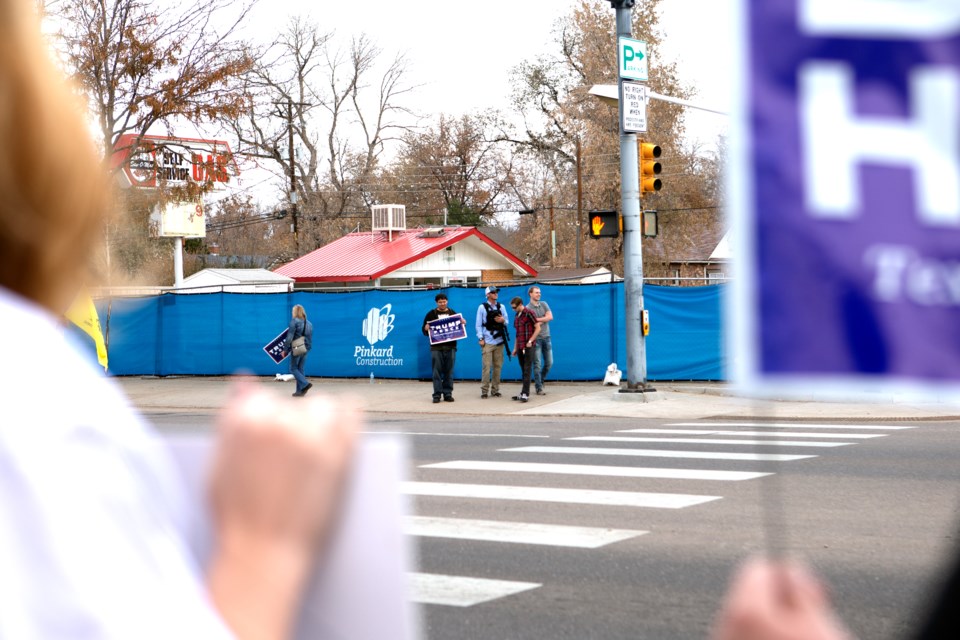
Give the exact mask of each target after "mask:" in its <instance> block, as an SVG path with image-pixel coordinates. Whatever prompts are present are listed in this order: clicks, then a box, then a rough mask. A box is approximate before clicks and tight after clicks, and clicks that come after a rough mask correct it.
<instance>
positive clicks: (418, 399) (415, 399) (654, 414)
mask: <svg viewBox="0 0 960 640" xmlns="http://www.w3.org/2000/svg"><path fill="white" fill-rule="evenodd" d="M114 380H116V381H117V382H118V383H119V384H120V386H121V387H122V388H123V390H124V391H125V392H126V394H127V395H128V396H129V398H130V399H131V401H132V402H133V404H134V405H135V406H137V407H138V408H139V409H140V410H142V411H163V410H178V411H183V410H192V411H214V410H217V409H219V408H220V407H221V406H222V405H223V403H224V401H225V399H226V398H227V395H228V392H229V388H230V378H228V377H168V378H156V377H120V378H114ZM259 380H260V381H261V383H262V384H263V385H264V386H266V387H267V388H271V389H275V390H276V392H277V393H278V394H283V395H287V396H289V395H290V393H292V392H293V389H294V386H293V382H292V381H291V382H278V381H276V380H274V379H273V378H259ZM311 381H312V382H313V389H312V390H311V391H310V393H311V394H316V393H328V394H331V395H335V396H352V397H354V398H356V399H357V401H358V402H360V403H361V404H362V405H363V407H364V409H365V410H366V411H367V412H369V413H374V414H389V413H399V414H424V415H437V416H441V415H443V416H456V415H498V416H509V415H513V416H518V417H519V416H552V417H557V416H598V417H617V418H654V419H664V420H699V419H704V418H714V419H731V420H733V419H736V420H747V419H763V420H776V419H790V420H807V421H835V420H886V421H904V420H907V421H909V420H960V407H958V406H956V405H951V404H946V403H942V404H941V403H931V404H920V403H913V404H911V403H900V402H890V403H875V404H864V403H840V402H824V401H808V402H798V401H759V400H751V399H747V398H742V397H737V396H735V395H733V394H732V393H731V392H730V391H729V390H728V388H727V386H726V385H724V384H721V383H703V382H697V383H675V382H668V383H653V385H652V386H654V387H655V388H656V389H657V393H656V394H654V397H655V398H656V401H653V402H638V401H636V398H633V397H631V396H633V394H619V393H617V391H616V388H615V387H604V386H603V385H601V384H600V383H599V382H548V383H547V385H546V387H545V391H546V392H547V395H545V396H537V395H534V396H532V397H531V398H530V401H529V402H527V403H520V402H515V401H512V400H511V399H510V397H511V396H513V395H514V394H516V393H518V392H519V390H520V383H519V382H505V383H503V384H502V386H501V389H500V391H501V393H503V397H501V398H488V399H481V398H480V383H479V382H478V381H475V380H474V381H465V382H457V383H456V384H455V386H454V397H455V398H456V401H455V402H440V403H439V404H433V401H432V398H431V396H432V385H431V383H430V382H420V381H416V380H380V379H378V380H376V381H375V382H374V383H373V384H370V382H369V381H368V380H366V379H342V378H312V379H311Z"/></svg>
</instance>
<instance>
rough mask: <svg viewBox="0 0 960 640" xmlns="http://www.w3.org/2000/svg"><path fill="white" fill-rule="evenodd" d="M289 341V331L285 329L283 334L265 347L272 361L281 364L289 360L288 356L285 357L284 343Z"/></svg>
mask: <svg viewBox="0 0 960 640" xmlns="http://www.w3.org/2000/svg"><path fill="white" fill-rule="evenodd" d="M286 339H287V330H286V329H284V330H283V333H281V334H280V335H278V336H277V337H276V338H274V339H273V340H271V341H270V342H268V343H267V344H265V345H264V347H263V350H264V351H265V352H266V354H267V355H268V356H270V359H271V360H273V361H274V362H276V363H277V364H280V363H281V362H283V361H284V360H286V359H287V356H285V355H283V343H284V341H285V340H286Z"/></svg>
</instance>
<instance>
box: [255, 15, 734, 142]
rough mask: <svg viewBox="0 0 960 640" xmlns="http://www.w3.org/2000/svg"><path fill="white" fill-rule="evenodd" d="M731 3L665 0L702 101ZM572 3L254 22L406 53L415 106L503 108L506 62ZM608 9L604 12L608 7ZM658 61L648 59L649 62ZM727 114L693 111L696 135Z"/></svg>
mask: <svg viewBox="0 0 960 640" xmlns="http://www.w3.org/2000/svg"><path fill="white" fill-rule="evenodd" d="M731 3H732V0H663V2H662V3H661V6H662V8H663V16H662V22H661V26H662V28H663V31H664V34H665V43H664V47H665V49H666V51H665V53H666V55H667V56H668V57H669V58H672V59H673V60H675V61H676V62H677V63H678V64H679V65H680V71H681V73H682V75H683V79H684V80H685V81H686V82H688V83H690V84H692V85H694V86H695V87H696V88H697V89H698V90H699V100H701V101H702V102H703V103H705V104H706V105H707V106H713V107H716V108H723V107H724V106H725V104H726V101H727V99H728V96H727V91H726V86H727V82H726V80H727V77H728V73H729V64H728V62H727V59H726V55H727V52H728V50H729V45H730V43H729V41H728V38H727V36H726V35H725V34H724V33H723V31H725V30H724V29H723V28H722V25H723V24H724V20H725V16H726V14H727V13H728V12H729V7H730V5H731ZM574 4H576V2H575V0H482V1H478V2H451V1H450V0H406V1H398V0H365V1H364V2H342V1H341V2H331V1H329V0H328V1H327V2H323V1H322V0H321V1H320V2H318V1H317V0H310V1H306V0H293V1H292V2H286V3H272V2H261V3H260V6H259V7H257V9H256V10H255V15H254V20H253V24H257V25H260V26H259V27H258V29H257V33H258V35H259V36H261V37H262V36H263V35H264V34H265V33H266V34H269V33H270V32H271V31H273V30H277V29H279V28H281V27H282V26H283V24H284V22H285V21H286V20H287V19H288V17H289V16H290V15H293V14H296V13H299V14H301V15H308V16H311V17H312V18H313V19H314V20H316V21H317V22H318V23H319V24H320V26H321V29H322V30H325V31H326V30H336V32H337V34H338V35H339V36H343V37H345V38H348V37H349V36H351V35H357V34H360V33H366V34H367V35H368V36H369V37H370V38H371V39H372V40H373V41H374V42H376V43H377V44H378V45H379V46H380V47H382V49H383V50H384V52H385V55H388V54H391V53H393V52H397V51H405V52H406V53H407V56H408V58H409V60H410V66H411V72H412V77H413V79H414V82H415V83H416V84H420V85H423V86H422V87H421V88H420V89H419V90H418V91H417V93H416V95H415V97H414V100H415V102H416V105H417V110H418V111H420V112H422V113H440V112H443V113H465V112H471V111H474V110H477V109H482V108H486V107H501V108H505V107H507V106H508V104H509V103H508V100H509V96H510V84H509V72H510V69H511V68H513V67H515V66H516V65H518V64H520V63H521V62H522V61H524V60H526V59H529V58H533V57H534V56H536V55H537V54H538V53H541V52H544V50H545V48H546V47H548V46H552V42H551V28H552V27H553V25H554V23H555V22H556V20H557V19H558V18H559V17H561V16H563V15H566V14H567V13H569V12H570V10H571V7H572V6H573V5H574ZM612 11H613V10H612V9H611V13H612ZM656 62H657V61H656V60H653V61H651V64H656ZM723 124H724V118H722V117H719V116H715V115H714V116H709V117H696V118H692V117H691V122H690V125H691V127H692V129H693V131H692V133H694V134H695V135H696V136H697V137H698V138H702V139H709V138H711V137H713V136H715V135H716V134H717V133H718V132H720V131H721V129H722V128H723Z"/></svg>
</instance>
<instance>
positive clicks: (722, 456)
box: [499, 447, 817, 462]
mask: <svg viewBox="0 0 960 640" xmlns="http://www.w3.org/2000/svg"><path fill="white" fill-rule="evenodd" d="M499 451H510V452H517V453H573V454H586V455H601V456H602V455H606V456H640V457H648V458H696V459H704V460H754V461H766V460H769V461H777V462H790V461H793V460H804V459H806V458H816V457H817V456H815V455H793V454H786V453H719V452H713V451H671V450H668V449H610V448H601V447H515V448H512V449H499Z"/></svg>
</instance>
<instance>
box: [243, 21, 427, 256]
mask: <svg viewBox="0 0 960 640" xmlns="http://www.w3.org/2000/svg"><path fill="white" fill-rule="evenodd" d="M381 54H382V52H381V51H380V50H379V49H378V48H377V47H376V46H374V45H373V44H372V43H371V42H370V41H369V40H368V39H367V38H366V37H365V36H360V37H357V38H354V39H353V40H352V41H351V43H350V45H349V47H348V48H337V47H335V46H334V42H333V39H332V34H330V33H323V32H321V31H320V29H319V27H318V26H317V25H314V24H309V23H307V22H306V21H305V20H303V19H301V18H294V19H293V20H291V22H290V23H289V25H288V26H287V29H286V30H285V31H284V32H283V34H282V35H281V37H280V38H279V39H278V41H277V42H276V43H275V45H274V46H273V47H271V48H270V49H269V50H268V51H267V52H266V53H265V54H264V55H263V56H262V57H261V60H263V62H262V63H259V64H256V65H255V66H254V67H253V68H252V69H251V71H250V73H249V74H248V76H247V88H248V95H249V104H248V106H247V110H246V112H245V113H244V116H243V117H242V118H241V119H239V120H236V121H231V120H228V122H227V124H228V125H229V126H230V127H231V128H232V130H233V135H235V136H236V138H237V140H238V141H239V144H238V151H239V153H242V154H244V155H247V156H249V157H253V158H260V159H266V160H270V161H271V162H272V164H273V165H274V166H275V167H277V168H278V169H279V173H280V174H281V175H282V176H283V177H284V178H285V179H286V180H287V181H288V184H289V181H291V180H292V182H293V186H294V188H295V191H296V194H297V208H298V210H299V220H298V222H300V223H303V225H302V228H301V229H300V231H301V233H300V234H299V235H300V236H301V237H303V236H306V237H307V238H308V241H307V242H306V244H305V245H304V243H301V248H303V249H306V248H311V249H312V248H313V247H314V246H318V245H319V244H322V243H323V242H324V241H327V240H329V239H332V238H333V237H336V236H338V235H339V234H340V233H341V232H342V231H343V230H344V228H343V225H344V224H345V221H346V220H347V219H348V218H351V217H352V215H353V214H355V213H356V212H357V211H359V210H360V209H361V208H363V207H365V206H366V205H368V204H370V202H372V199H371V198H372V196H371V190H372V188H373V187H374V186H375V183H374V177H375V170H376V168H377V163H378V160H379V157H380V155H381V153H382V152H383V149H384V146H385V145H386V144H388V143H389V142H390V141H392V140H396V139H398V137H399V136H400V135H401V134H402V133H403V131H405V130H406V125H405V124H404V123H403V119H404V118H405V117H406V116H411V115H412V112H411V111H410V110H409V109H407V108H406V107H404V106H403V105H402V104H401V102H402V98H403V96H404V95H405V94H407V93H408V92H410V91H411V90H412V89H413V87H411V86H409V85H408V84H407V83H406V75H407V66H406V61H405V59H404V58H403V56H400V55H398V56H396V57H394V58H392V61H391V62H390V63H389V64H388V65H387V66H386V68H385V70H383V71H382V73H379V76H377V74H378V72H379V69H380V67H379V65H378V61H379V59H380V57H381ZM374 78H378V79H377V80H376V85H371V84H368V81H370V80H372V79H374ZM295 149H296V150H302V153H298V152H296V151H294V150H295ZM321 167H324V168H323V169H321Z"/></svg>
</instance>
